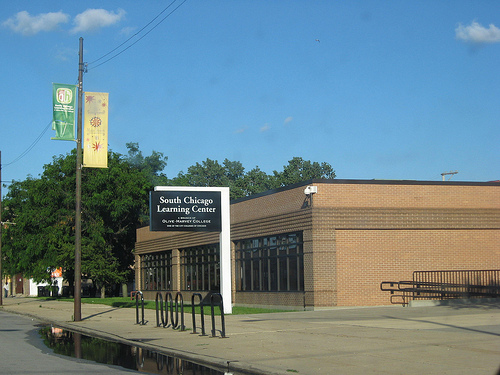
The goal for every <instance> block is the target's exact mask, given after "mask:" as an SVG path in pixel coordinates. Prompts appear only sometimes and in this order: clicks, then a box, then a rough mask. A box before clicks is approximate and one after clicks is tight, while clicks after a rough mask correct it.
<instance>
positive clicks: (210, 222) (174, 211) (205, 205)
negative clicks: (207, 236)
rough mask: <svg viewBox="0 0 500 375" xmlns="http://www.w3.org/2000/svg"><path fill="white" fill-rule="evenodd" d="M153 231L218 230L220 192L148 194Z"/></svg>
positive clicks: (158, 192)
mask: <svg viewBox="0 0 500 375" xmlns="http://www.w3.org/2000/svg"><path fill="white" fill-rule="evenodd" d="M149 212H150V230H152V231H192V232H198V231H200V232H201V231H206V232H220V231H221V193H220V192H218V191H151V192H150V195H149Z"/></svg>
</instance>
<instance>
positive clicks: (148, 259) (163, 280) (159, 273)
mask: <svg viewBox="0 0 500 375" xmlns="http://www.w3.org/2000/svg"><path fill="white" fill-rule="evenodd" d="M141 275H142V278H141V290H171V288H172V251H164V252H161V253H153V254H145V255H141Z"/></svg>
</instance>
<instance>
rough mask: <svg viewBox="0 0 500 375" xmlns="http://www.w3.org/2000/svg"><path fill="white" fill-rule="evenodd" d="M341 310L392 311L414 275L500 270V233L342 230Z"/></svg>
mask: <svg viewBox="0 0 500 375" xmlns="http://www.w3.org/2000/svg"><path fill="white" fill-rule="evenodd" d="M336 232H337V233H336V245H337V268H338V269H337V273H338V276H337V277H338V305H339V306H359V305H387V304H389V303H390V302H389V299H390V294H389V292H382V291H381V290H380V282H382V281H401V280H412V272H413V271H427V270H481V269H500V247H499V244H500V231H499V230H337V231H336Z"/></svg>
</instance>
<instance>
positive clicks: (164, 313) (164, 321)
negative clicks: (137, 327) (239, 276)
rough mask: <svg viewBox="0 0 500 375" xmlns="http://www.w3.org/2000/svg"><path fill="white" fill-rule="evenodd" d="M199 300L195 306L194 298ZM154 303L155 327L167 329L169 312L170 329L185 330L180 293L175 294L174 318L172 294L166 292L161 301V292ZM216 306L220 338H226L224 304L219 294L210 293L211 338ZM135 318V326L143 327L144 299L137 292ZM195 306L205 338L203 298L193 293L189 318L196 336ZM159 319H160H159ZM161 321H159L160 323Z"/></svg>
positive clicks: (213, 329) (213, 333)
mask: <svg viewBox="0 0 500 375" xmlns="http://www.w3.org/2000/svg"><path fill="white" fill-rule="evenodd" d="M139 296H140V297H141V302H142V323H141V322H139ZM196 297H197V298H199V301H200V302H199V304H198V305H196V303H195V298H196ZM155 303H156V326H157V327H161V326H163V327H167V326H169V324H168V320H169V318H168V316H169V310H170V322H171V323H170V326H171V327H172V329H180V330H181V331H185V330H186V326H185V325H184V299H183V297H182V294H181V293H180V292H177V294H176V295H175V317H174V299H173V297H172V293H170V292H167V293H166V294H165V300H163V296H162V294H161V292H158V293H156V298H155ZM164 303H165V309H163V304H164ZM216 305H217V306H218V307H219V309H220V314H221V326H222V327H221V329H220V330H219V331H220V333H221V336H220V337H221V338H226V323H225V317H224V302H223V299H222V295H221V294H220V293H212V294H210V311H211V319H212V336H211V337H216V336H217V334H216V331H217V330H216V329H215V306H216ZM135 306H136V317H137V324H142V325H145V324H146V322H145V321H144V297H143V294H142V292H140V291H138V292H137V293H136V303H135ZM179 306H180V313H181V319H180V326H179ZM196 306H200V314H201V336H207V335H206V333H205V315H204V305H203V296H202V295H201V294H200V293H193V294H192V296H191V307H192V310H191V316H192V321H193V332H192V333H193V334H196V333H197V331H196V313H195V309H196ZM160 317H161V319H160ZM160 320H161V321H160Z"/></svg>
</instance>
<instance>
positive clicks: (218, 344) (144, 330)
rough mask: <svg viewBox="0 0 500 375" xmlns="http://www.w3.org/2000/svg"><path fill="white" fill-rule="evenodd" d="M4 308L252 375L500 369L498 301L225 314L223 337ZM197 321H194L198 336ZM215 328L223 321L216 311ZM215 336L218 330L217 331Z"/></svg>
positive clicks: (18, 304) (150, 323) (15, 305)
mask: <svg viewBox="0 0 500 375" xmlns="http://www.w3.org/2000/svg"><path fill="white" fill-rule="evenodd" d="M3 304H4V305H3V307H0V309H3V310H4V311H7V312H13V313H18V314H22V315H28V316H31V317H32V318H35V319H37V320H40V321H42V322H48V323H52V324H54V325H57V326H59V327H61V328H66V329H69V330H74V331H78V332H82V333H84V334H87V335H92V336H97V337H101V338H106V339H111V340H114V341H120V342H124V343H128V344H130V345H139V346H141V347H144V348H146V349H150V350H154V351H157V352H160V353H163V354H166V355H172V356H177V357H181V358H187V359H191V360H192V361H195V362H198V363H201V364H212V365H218V366H221V367H223V368H227V366H228V362H229V368H230V369H232V370H234V371H242V370H246V371H253V373H254V374H268V375H272V374H277V375H278V374H279V375H284V374H288V375H290V374H293V373H296V374H300V375H309V374H419V375H420V374H453V375H457V374H467V375H469V374H478V375H479V374H488V375H494V374H496V373H497V371H498V370H499V368H500V304H493V303H486V304H483V305H450V306H421V307H406V308H403V307H401V306H383V307H365V308H336V309H332V310H322V311H304V312H289V313H273V314H256V315H226V317H225V322H226V336H227V338H220V337H216V338H213V337H210V334H211V322H210V319H209V317H208V319H206V322H205V328H206V333H207V334H208V335H209V336H204V337H202V336H199V335H195V334H191V332H192V322H191V315H185V324H186V326H187V327H188V329H189V330H188V331H185V332H180V331H174V330H172V329H170V328H159V327H155V323H156V315H155V311H154V310H145V320H146V321H147V324H146V325H144V326H143V325H137V324H135V322H136V312H135V309H123V308H114V307H109V306H104V305H88V304H82V321H80V322H73V321H72V319H73V303H70V302H62V301H42V300H37V299H34V298H22V297H14V298H5V299H4V300H3ZM199 325H200V322H199V318H198V319H197V326H198V332H199V331H200V328H199ZM216 328H217V329H220V319H219V317H216ZM218 335H220V334H218Z"/></svg>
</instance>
